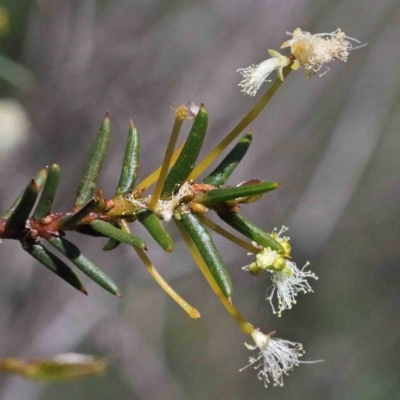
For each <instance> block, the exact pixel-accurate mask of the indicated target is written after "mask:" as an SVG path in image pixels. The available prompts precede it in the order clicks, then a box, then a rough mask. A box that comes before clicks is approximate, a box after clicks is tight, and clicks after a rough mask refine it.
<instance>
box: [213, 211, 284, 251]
mask: <svg viewBox="0 0 400 400" xmlns="http://www.w3.org/2000/svg"><path fill="white" fill-rule="evenodd" d="M218 216H219V217H220V218H221V219H222V220H223V221H225V222H226V223H227V224H228V225H230V226H231V227H232V228H234V229H236V230H237V231H238V232H240V233H241V234H242V235H244V236H246V237H248V238H249V239H251V240H253V241H254V242H256V243H258V244H259V245H261V246H263V247H269V248H271V249H272V250H275V251H277V252H278V253H282V254H285V250H284V248H283V247H282V245H281V244H280V243H279V242H278V241H276V240H275V239H274V238H272V237H271V235H270V234H268V233H267V232H264V231H263V230H262V229H260V228H258V227H257V226H256V225H254V224H252V223H251V222H250V221H247V220H246V219H245V218H244V217H242V216H241V215H239V214H237V213H235V212H232V211H225V212H220V213H218Z"/></svg>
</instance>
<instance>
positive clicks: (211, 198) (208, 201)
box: [196, 182, 279, 207]
mask: <svg viewBox="0 0 400 400" xmlns="http://www.w3.org/2000/svg"><path fill="white" fill-rule="evenodd" d="M278 186H279V185H278V184H277V183H276V182H263V183H256V184H254V185H243V186H236V187H229V188H220V189H214V190H210V191H209V192H207V193H204V194H202V195H200V196H198V197H196V203H200V204H203V205H205V206H206V207H213V206H216V205H219V204H221V203H224V202H226V201H229V200H236V199H240V198H241V197H247V196H254V195H257V194H262V193H266V192H269V191H271V190H274V189H276V188H277V187H278Z"/></svg>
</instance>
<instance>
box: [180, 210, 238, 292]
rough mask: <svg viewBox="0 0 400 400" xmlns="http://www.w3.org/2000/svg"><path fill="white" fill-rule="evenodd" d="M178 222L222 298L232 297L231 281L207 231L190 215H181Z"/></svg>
mask: <svg viewBox="0 0 400 400" xmlns="http://www.w3.org/2000/svg"><path fill="white" fill-rule="evenodd" d="M180 222H181V223H182V225H183V227H184V228H185V229H186V231H187V232H188V234H189V236H190V237H191V238H192V240H193V243H194V244H195V246H196V247H197V250H198V251H199V253H200V255H201V256H202V258H203V260H204V262H205V263H206V265H207V267H208V269H209V270H210V272H211V274H212V276H213V277H214V279H215V281H216V282H217V284H218V286H219V288H220V289H221V291H222V293H223V294H224V296H225V297H228V298H230V297H232V294H233V287H232V282H231V279H230V277H229V274H228V271H227V269H226V267H225V264H224V262H223V261H222V258H221V256H220V254H219V253H218V250H217V249H216V247H215V245H214V242H213V240H212V238H211V236H210V234H209V233H208V231H207V229H206V228H205V227H204V226H203V225H202V224H201V222H200V221H199V220H198V218H197V217H196V216H195V215H193V214H191V213H182V214H181V220H180Z"/></svg>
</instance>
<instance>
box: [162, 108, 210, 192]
mask: <svg viewBox="0 0 400 400" xmlns="http://www.w3.org/2000/svg"><path fill="white" fill-rule="evenodd" d="M207 125H208V114H207V111H206V109H205V108H204V106H203V105H201V107H200V109H199V112H198V114H197V117H196V119H195V120H194V122H193V126H192V129H191V131H190V133H189V136H188V138H187V140H186V143H185V145H184V146H183V149H182V152H181V154H180V155H179V157H178V159H177V160H176V163H175V164H174V166H173V167H172V168H171V170H170V171H169V173H168V175H167V178H166V180H165V183H164V187H163V190H162V193H161V197H164V198H165V197H169V196H170V195H171V193H172V192H173V191H174V189H175V188H176V185H181V184H182V183H184V181H185V180H186V178H187V177H188V176H189V175H190V173H191V172H192V170H193V168H194V166H195V163H196V160H197V157H198V155H199V153H200V150H201V146H202V145H203V140H204V137H205V135H206V132H207Z"/></svg>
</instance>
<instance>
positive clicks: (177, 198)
mask: <svg viewBox="0 0 400 400" xmlns="http://www.w3.org/2000/svg"><path fill="white" fill-rule="evenodd" d="M125 198H126V200H128V201H129V202H130V203H132V204H133V205H134V206H135V207H137V208H142V209H144V210H147V209H148V204H149V202H150V200H151V196H148V197H146V198H143V199H136V198H135V197H134V195H133V194H131V193H130V194H127V195H126V196H125ZM186 198H188V199H191V198H193V190H192V189H191V186H190V183H188V182H185V183H184V184H183V185H182V186H180V188H179V190H178V191H177V192H176V193H175V194H173V195H172V196H171V198H170V199H168V200H161V199H160V200H158V202H157V205H156V207H155V209H154V210H153V211H154V213H155V214H156V215H157V216H158V217H160V218H162V219H163V220H164V221H166V222H169V221H171V218H172V216H173V214H174V210H175V209H176V208H177V207H178V206H179V205H181V202H182V200H183V199H186Z"/></svg>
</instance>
